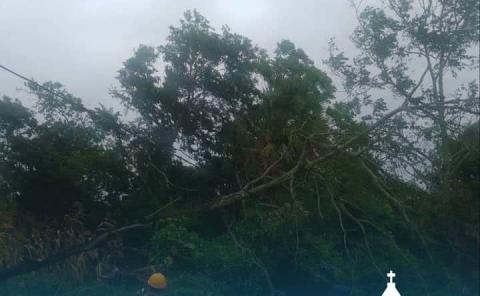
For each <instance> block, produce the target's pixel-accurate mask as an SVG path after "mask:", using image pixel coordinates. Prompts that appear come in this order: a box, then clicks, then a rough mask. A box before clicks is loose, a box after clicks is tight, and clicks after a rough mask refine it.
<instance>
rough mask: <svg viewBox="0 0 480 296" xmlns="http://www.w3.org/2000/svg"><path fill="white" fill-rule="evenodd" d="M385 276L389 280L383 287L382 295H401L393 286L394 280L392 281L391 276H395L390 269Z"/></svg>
mask: <svg viewBox="0 0 480 296" xmlns="http://www.w3.org/2000/svg"><path fill="white" fill-rule="evenodd" d="M387 276H388V277H389V279H390V281H389V282H388V283H387V288H386V289H385V292H383V294H382V296H401V295H400V292H398V290H397V288H396V287H395V282H394V281H393V278H394V277H395V276H396V274H395V273H393V271H391V270H390V272H389V273H387Z"/></svg>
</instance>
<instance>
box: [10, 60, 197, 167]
mask: <svg viewBox="0 0 480 296" xmlns="http://www.w3.org/2000/svg"><path fill="white" fill-rule="evenodd" d="M0 68H1V69H3V70H5V71H6V72H8V73H10V74H13V75H15V76H17V77H19V78H21V79H23V80H25V81H27V82H29V83H32V84H34V85H35V86H37V87H39V88H41V89H42V90H44V91H46V92H48V93H50V94H52V95H54V96H57V97H59V98H61V99H64V100H69V98H67V97H66V96H65V95H64V94H62V93H58V92H55V91H53V90H51V89H49V88H48V87H45V86H43V85H41V84H40V83H38V82H36V81H35V80H32V79H30V78H28V77H26V76H25V75H22V74H20V73H18V72H16V71H14V70H12V69H10V68H8V67H5V66H3V65H2V64H0ZM77 107H80V109H81V111H84V112H87V113H93V112H94V111H92V110H90V109H88V108H86V107H84V106H83V105H82V104H79V105H78V106H77ZM124 130H126V131H127V132H130V133H132V132H131V131H130V130H128V129H124ZM132 134H134V133H132ZM172 148H173V150H175V151H176V152H182V153H184V152H183V151H181V150H178V149H176V148H175V147H172ZM173 155H174V156H175V157H177V158H178V159H180V160H181V161H183V162H186V163H188V164H190V165H192V166H195V167H198V165H196V164H194V163H193V162H192V161H189V160H187V159H185V157H183V156H181V155H178V154H176V153H174V154H173Z"/></svg>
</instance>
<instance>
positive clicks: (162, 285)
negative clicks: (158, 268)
mask: <svg viewBox="0 0 480 296" xmlns="http://www.w3.org/2000/svg"><path fill="white" fill-rule="evenodd" d="M166 288H167V278H166V277H165V276H164V275H163V274H162V273H160V272H156V273H154V274H152V275H151V276H150V277H149V278H148V281H147V287H146V288H145V289H144V293H143V295H146V296H160V295H163V292H164V291H165V289H166Z"/></svg>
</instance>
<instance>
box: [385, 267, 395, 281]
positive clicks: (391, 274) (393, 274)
mask: <svg viewBox="0 0 480 296" xmlns="http://www.w3.org/2000/svg"><path fill="white" fill-rule="evenodd" d="M387 276H388V277H389V278H390V283H393V278H394V277H395V276H396V274H395V273H393V272H392V271H391V270H390V272H389V273H387Z"/></svg>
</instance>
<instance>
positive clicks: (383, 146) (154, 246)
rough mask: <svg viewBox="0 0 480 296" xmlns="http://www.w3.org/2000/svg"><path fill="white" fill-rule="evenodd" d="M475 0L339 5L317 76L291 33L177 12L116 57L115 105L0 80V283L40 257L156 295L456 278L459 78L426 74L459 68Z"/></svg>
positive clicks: (467, 206) (471, 166)
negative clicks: (344, 16)
mask: <svg viewBox="0 0 480 296" xmlns="http://www.w3.org/2000/svg"><path fill="white" fill-rule="evenodd" d="M475 2H476V1H471V0H468V1H467V0H460V1H409V0H391V1H387V2H386V3H385V7H382V8H376V7H370V6H366V7H359V6H355V8H356V9H357V15H358V21H359V25H358V28H357V29H356V30H355V31H354V33H353V36H352V39H353V42H354V44H355V45H356V46H357V47H358V49H359V53H360V54H359V56H357V57H355V58H353V59H349V58H347V57H346V54H345V53H343V52H341V51H340V50H339V49H338V48H337V47H336V45H335V44H334V42H332V43H331V56H330V57H329V58H327V60H326V65H327V66H328V69H329V70H330V71H331V72H332V73H334V74H336V75H338V76H339V77H340V78H341V79H342V82H343V84H342V85H339V86H337V87H335V86H334V83H333V81H332V80H331V79H330V77H329V75H328V74H327V68H325V69H321V68H319V67H318V65H316V64H315V63H314V62H313V61H312V60H311V59H310V58H309V57H308V55H307V53H306V52H305V51H304V50H302V49H301V48H299V47H297V46H296V45H295V44H294V43H292V42H291V41H288V40H282V41H280V42H279V43H278V44H277V48H276V49H275V51H274V52H272V53H268V52H267V51H266V50H263V49H261V48H259V47H258V46H256V45H254V44H253V43H252V41H251V40H249V39H248V38H246V37H244V36H241V35H239V34H235V33H233V32H231V30H230V29H229V28H228V27H227V26H224V27H223V28H222V29H221V30H220V32H219V31H217V30H215V29H214V28H213V27H211V25H210V23H209V22H208V20H207V19H205V18H204V17H203V16H202V15H201V14H200V13H199V12H197V11H195V10H193V11H187V12H186V13H185V15H184V17H183V19H182V20H181V21H180V23H179V24H178V25H176V26H171V27H170V34H169V37H168V38H167V40H166V42H165V44H163V45H161V46H149V45H140V46H139V47H138V48H137V49H136V50H135V52H134V54H133V56H132V57H131V58H129V59H128V60H126V61H125V62H124V64H123V67H122V68H121V69H120V70H119V71H118V76H117V79H118V81H119V86H118V87H117V88H116V89H113V90H112V95H113V96H114V97H115V98H118V99H119V101H120V102H121V103H122V104H123V105H124V106H125V107H126V108H128V109H129V110H131V111H132V112H133V113H134V114H135V115H136V117H135V119H133V120H127V119H126V118H124V117H123V116H121V114H119V113H115V112H113V111H112V110H108V109H106V108H105V107H103V106H100V107H98V108H95V109H89V108H86V107H85V106H84V105H83V103H82V101H81V99H79V98H77V97H75V96H74V95H72V94H70V93H69V92H68V91H67V90H66V89H65V88H64V87H63V86H62V85H61V84H60V83H54V82H47V83H44V84H39V83H36V82H29V83H27V86H28V87H29V89H30V91H31V92H32V94H34V95H35V96H36V97H37V99H38V101H37V104H36V106H35V108H32V109H29V108H26V107H24V106H23V105H22V103H21V102H20V101H19V100H18V99H13V98H9V97H3V98H2V99H1V100H0V231H1V233H2V234H3V233H5V235H4V236H3V235H2V236H0V242H1V244H0V268H3V269H0V281H4V284H3V285H4V286H5V289H6V290H5V291H12V292H11V293H12V295H13V293H14V292H13V291H15V293H16V292H18V284H17V282H16V281H15V278H14V276H18V275H19V274H21V273H24V272H27V271H35V270H37V269H40V268H41V267H48V268H47V269H43V270H41V271H35V273H30V274H27V275H22V277H23V278H25V279H26V281H27V282H28V279H29V277H30V278H33V279H38V278H39V277H40V276H45V277H46V278H47V280H46V282H48V281H49V280H48V277H49V275H50V276H51V275H58V274H61V275H62V276H63V277H67V281H66V282H77V283H78V282H82V283H84V284H83V285H85V286H88V284H87V283H89V282H90V283H91V282H94V279H93V278H92V277H91V275H92V274H93V271H94V270H95V271H96V279H97V280H101V281H102V282H109V283H110V285H120V284H122V283H123V284H125V283H131V284H132V285H133V286H134V287H137V288H138V287H139V286H141V285H142V283H141V282H138V281H136V280H135V278H139V277H140V278H141V277H142V276H141V275H139V274H138V272H137V271H138V270H140V269H141V267H145V266H152V267H151V269H152V268H153V269H156V270H159V271H162V272H164V273H165V274H166V275H167V277H168V278H169V293H171V294H169V295H326V294H327V293H333V291H341V290H345V291H348V293H351V295H375V294H379V293H380V292H381V291H383V289H384V285H385V284H384V283H385V273H386V271H388V270H390V269H394V270H396V271H397V273H398V274H401V275H402V276H401V278H400V279H399V284H398V286H399V287H401V289H402V294H405V295H407V294H409V295H417V294H421V293H422V294H428V295H439V296H440V295H475V293H478V281H479V277H478V265H477V264H478V262H479V257H478V255H479V254H478V244H479V235H478V231H479V217H478V208H479V199H478V197H479V196H480V185H479V184H480V183H479V178H480V174H479V166H478V165H479V161H480V158H479V155H480V154H479V152H480V151H479V145H478V141H479V124H478V115H479V95H478V83H477V82H475V81H473V82H471V83H469V84H466V85H458V86H456V89H454V90H453V91H451V92H449V91H448V90H447V88H446V84H447V83H453V82H452V81H454V78H455V77H458V76H460V75H462V73H464V71H471V69H477V70H478V57H476V56H475V55H471V54H470V52H471V50H472V48H475V46H478V38H479V36H478V29H479V23H478V17H479V13H478V5H477V3H475ZM419 69H420V70H419ZM340 87H343V88H344V89H345V91H346V94H347V98H344V99H338V98H336V97H335V95H336V94H338V93H336V90H337V88H340ZM132 229H136V231H132ZM11 254H15V256H11ZM22 264H23V265H22ZM8 278H11V279H9V280H7V279H8ZM52 282H55V280H50V284H48V285H50V286H55V285H56V286H58V287H59V288H58V289H63V290H64V291H65V293H66V294H65V295H73V294H67V290H68V289H73V288H71V287H72V286H75V284H72V286H68V285H67V284H65V282H63V283H56V284H52ZM24 285H25V284H24ZM26 285H27V286H28V287H30V289H31V291H35V292H36V291H40V290H41V289H43V288H41V287H42V283H41V282H40V281H35V280H33V281H30V284H26ZM9 289H10V290H9ZM39 289H40V290H39ZM42 291H43V290H42ZM70 291H72V290H70ZM329 291H330V292H329ZM25 293H26V294H25V295H34V294H35V293H33V294H28V291H27V292H25ZM47 293H48V292H47ZM72 293H74V292H72ZM80 293H81V292H80ZM98 293H100V292H98ZM77 294H78V293H77ZM77 294H75V295H77Z"/></svg>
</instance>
